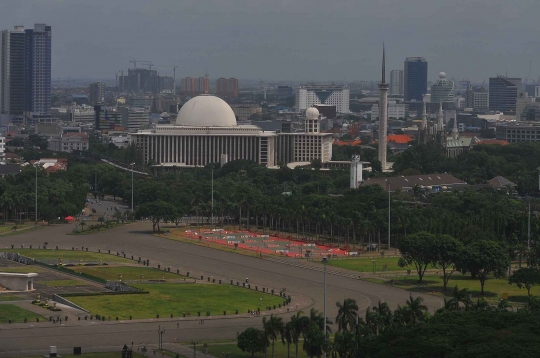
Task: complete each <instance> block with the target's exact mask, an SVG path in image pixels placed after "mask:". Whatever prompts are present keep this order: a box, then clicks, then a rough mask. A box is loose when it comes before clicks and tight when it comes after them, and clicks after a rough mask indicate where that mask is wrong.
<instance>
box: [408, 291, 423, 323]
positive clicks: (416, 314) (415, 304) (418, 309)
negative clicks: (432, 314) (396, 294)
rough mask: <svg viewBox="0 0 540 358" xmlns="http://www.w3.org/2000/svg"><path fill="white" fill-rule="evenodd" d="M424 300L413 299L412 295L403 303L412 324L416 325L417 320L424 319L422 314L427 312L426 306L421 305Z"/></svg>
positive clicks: (420, 298)
mask: <svg viewBox="0 0 540 358" xmlns="http://www.w3.org/2000/svg"><path fill="white" fill-rule="evenodd" d="M422 302H424V299H423V298H422V297H416V298H413V297H412V295H410V296H409V299H408V300H407V301H406V302H405V304H406V306H407V308H408V310H409V317H410V319H411V323H412V324H416V323H417V321H418V320H422V319H423V318H424V312H425V311H427V309H428V308H427V306H426V305H424V304H422Z"/></svg>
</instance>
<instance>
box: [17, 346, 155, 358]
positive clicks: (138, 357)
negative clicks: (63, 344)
mask: <svg viewBox="0 0 540 358" xmlns="http://www.w3.org/2000/svg"><path fill="white" fill-rule="evenodd" d="M135 350H136V349H135ZM83 352H84V348H83ZM121 356H122V352H121V351H120V350H119V351H118V352H104V353H83V354H81V355H80V356H74V355H72V354H62V357H64V358H118V357H121ZM147 356H150V355H149V354H148V353H147ZM142 357H144V356H143V355H142V354H139V353H137V352H133V358H142ZM26 358H43V356H33V357H26Z"/></svg>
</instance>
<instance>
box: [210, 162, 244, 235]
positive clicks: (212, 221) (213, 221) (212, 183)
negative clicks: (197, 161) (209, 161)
mask: <svg viewBox="0 0 540 358" xmlns="http://www.w3.org/2000/svg"><path fill="white" fill-rule="evenodd" d="M248 220H249V219H248ZM211 223H212V226H213V225H214V167H213V166H212V221H211Z"/></svg>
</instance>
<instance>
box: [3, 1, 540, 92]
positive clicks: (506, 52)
mask: <svg viewBox="0 0 540 358" xmlns="http://www.w3.org/2000/svg"><path fill="white" fill-rule="evenodd" d="M538 13H540V3H539V2H538V1H535V0H518V1H512V2H509V1H505V0H490V1H487V2H486V1H464V0H458V1H441V0H436V1H430V0H411V1H406V2H405V1H397V0H383V1H376V2H375V1H358V0H341V1H336V2H331V1H322V0H296V1H268V2H266V1H264V2H263V1H247V0H235V1H217V0H209V1H162V0H159V1H141V0H131V1H127V2H126V1H102V0H97V1H91V2H88V1H79V0H56V1H37V0H32V1H6V2H4V3H3V4H2V11H1V12H0V23H2V24H3V25H4V28H11V27H12V26H14V25H21V24H27V26H28V24H32V23H37V22H41V23H47V24H51V25H52V26H53V28H54V35H53V39H52V45H53V52H52V77H53V79H57V78H59V77H61V78H63V77H68V76H70V77H71V78H95V79H112V78H113V77H114V74H115V73H116V72H117V71H118V70H120V69H122V68H128V67H131V64H130V63H129V62H128V61H130V60H133V59H137V60H138V59H142V60H149V61H152V62H153V63H154V64H156V65H161V66H172V65H173V64H175V65H178V66H179V70H178V74H179V77H182V76H184V75H193V74H199V75H201V76H202V75H204V73H205V71H206V69H208V72H209V73H210V76H211V77H219V76H222V75H227V76H234V77H236V78H240V79H254V80H255V79H260V78H263V79H264V80H266V81H268V80H269V81H280V80H293V81H307V80H318V81H321V80H334V81H354V80H358V79H363V80H376V79H378V75H379V73H380V49H381V47H382V43H383V41H384V42H385V43H386V48H387V69H402V68H403V61H404V59H405V57H408V56H422V57H425V58H426V59H427V60H428V61H429V63H430V66H429V74H428V78H429V79H430V80H436V78H437V74H438V73H439V72H440V71H445V72H446V73H447V74H448V75H449V76H450V77H454V76H455V77H456V78H469V79H470V80H472V81H480V82H481V81H483V80H484V79H487V78H488V77H490V76H494V75H496V74H498V73H499V74H505V73H508V75H509V76H513V77H521V78H524V79H526V78H527V77H528V76H529V68H530V67H531V78H534V79H536V78H537V77H538V75H539V69H540V47H539V46H537V45H538V40H537V35H536V34H535V32H536V22H537V14H538ZM158 70H160V72H162V73H166V72H167V71H169V72H170V70H169V69H165V68H161V69H159V68H158ZM167 74H168V73H167Z"/></svg>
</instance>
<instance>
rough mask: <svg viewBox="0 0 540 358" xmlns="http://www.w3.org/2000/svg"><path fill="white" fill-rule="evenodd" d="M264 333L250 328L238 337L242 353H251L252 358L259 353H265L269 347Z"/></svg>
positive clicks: (238, 344)
mask: <svg viewBox="0 0 540 358" xmlns="http://www.w3.org/2000/svg"><path fill="white" fill-rule="evenodd" d="M267 342H268V341H267V340H266V337H265V335H264V331H262V330H260V329H257V328H253V327H249V328H247V329H246V330H245V331H244V332H242V333H240V334H239V335H238V343H237V346H238V348H240V349H241V350H242V352H248V353H251V358H253V355H254V354H255V353H257V352H264V351H265V349H266V346H267Z"/></svg>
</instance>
